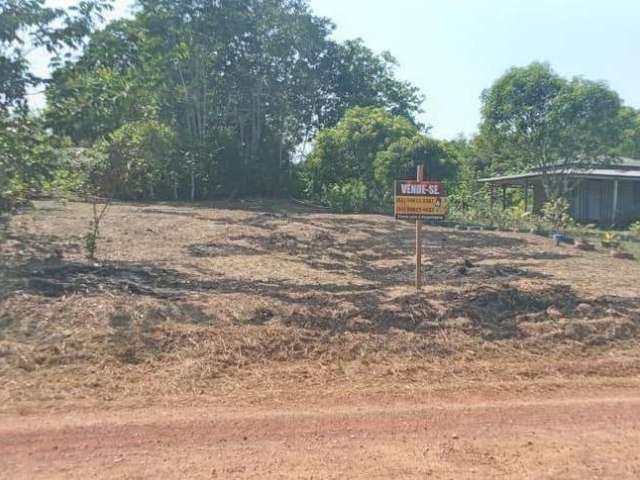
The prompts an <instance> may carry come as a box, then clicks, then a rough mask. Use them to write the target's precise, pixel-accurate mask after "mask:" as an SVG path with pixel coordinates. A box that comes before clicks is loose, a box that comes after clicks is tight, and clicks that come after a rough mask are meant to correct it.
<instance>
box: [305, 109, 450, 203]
mask: <svg viewBox="0 0 640 480" xmlns="http://www.w3.org/2000/svg"><path fill="white" fill-rule="evenodd" d="M445 157H446V153H445V151H444V149H443V148H442V146H441V144H440V143H439V142H437V141H435V140H433V139H430V138H427V137H425V136H424V135H423V134H421V133H420V132H419V130H418V128H417V127H416V126H415V125H414V124H413V123H412V122H411V121H410V120H409V119H407V118H405V117H404V116H400V115H393V114H392V113H390V112H388V111H386V110H384V109H383V108H376V107H355V108H352V109H351V110H348V111H347V113H346V114H345V116H344V118H343V119H342V120H341V121H340V122H339V123H338V124H337V125H336V126H335V127H334V128H330V129H324V130H322V131H320V132H319V134H318V136H317V138H316V141H315V144H314V149H313V151H312V152H311V154H310V155H309V158H308V159H307V160H306V162H305V166H304V176H305V178H306V181H307V192H308V194H309V195H310V196H311V197H313V198H315V199H317V200H320V201H322V202H324V203H327V204H329V205H332V204H335V203H338V204H340V205H342V206H344V205H349V204H352V205H355V204H358V205H359V204H361V203H363V202H364V203H366V205H367V207H368V209H369V210H381V209H382V210H383V209H385V208H388V207H389V205H390V202H391V198H392V192H393V181H394V180H395V179H398V178H403V177H404V178H407V177H411V176H413V175H415V166H416V165H418V164H424V163H428V164H429V168H430V171H431V172H432V173H433V175H434V176H435V175H438V174H440V175H442V177H446V176H449V175H451V174H453V170H454V169H453V166H452V165H448V164H447V163H446V160H445ZM352 194H353V195H356V194H357V196H358V201H357V202H356V201H352V202H348V201H346V200H345V199H343V198H342V197H344V196H345V195H352ZM336 198H339V199H340V201H338V202H337V201H336ZM339 209H340V210H346V208H344V207H342V208H339ZM360 209H361V208H360Z"/></svg>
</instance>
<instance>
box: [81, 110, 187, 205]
mask: <svg viewBox="0 0 640 480" xmlns="http://www.w3.org/2000/svg"><path fill="white" fill-rule="evenodd" d="M174 147H175V133H174V132H173V130H172V129H171V128H169V127H167V126H166V125H163V124H161V123H159V122H157V121H154V120H149V121H140V122H132V123H126V124H125V125H123V126H122V127H120V128H119V129H118V130H116V131H115V132H113V133H112V134H111V135H110V136H109V137H108V138H105V139H103V140H101V141H100V142H98V144H97V150H98V152H97V161H96V162H95V163H94V164H93V165H92V167H91V169H90V177H91V180H92V183H93V184H94V185H95V186H96V187H97V189H98V192H97V193H99V194H101V195H103V196H108V197H112V196H116V197H119V198H124V199H129V200H142V199H145V198H149V199H154V198H156V197H157V196H158V194H159V193H160V194H161V196H164V197H165V198H166V197H168V196H169V194H170V192H173V196H174V198H175V197H177V192H176V189H177V188H178V175H179V172H177V171H176V168H175V165H174V163H173V162H174V159H175V155H174V152H173V149H174ZM105 179H107V180H108V181H105ZM159 190H160V191H159Z"/></svg>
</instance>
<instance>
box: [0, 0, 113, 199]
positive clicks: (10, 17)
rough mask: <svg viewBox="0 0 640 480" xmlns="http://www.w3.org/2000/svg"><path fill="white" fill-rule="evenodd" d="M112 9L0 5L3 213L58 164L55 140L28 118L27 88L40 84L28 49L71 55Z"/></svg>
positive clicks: (97, 3) (25, 2)
mask: <svg viewBox="0 0 640 480" xmlns="http://www.w3.org/2000/svg"><path fill="white" fill-rule="evenodd" d="M108 7H109V2H108V1H103V0H85V1H82V2H80V3H79V4H78V5H76V6H74V7H72V8H69V9H67V10H64V9H58V8H50V7H47V6H46V5H45V2H44V0H2V1H0V20H1V21H0V172H2V175H0V210H3V209H10V208H12V207H13V206H14V205H15V203H16V202H18V201H19V200H20V199H21V198H23V197H24V196H25V194H26V193H27V192H28V191H29V190H31V189H37V188H39V186H40V185H41V183H42V181H43V180H44V179H46V178H47V177H48V176H49V174H50V173H51V168H52V165H53V164H55V157H56V154H57V152H56V150H55V149H54V148H53V147H54V145H55V143H56V139H54V138H53V137H51V135H49V134H48V132H47V131H46V130H45V129H44V128H43V125H42V122H41V120H40V119H37V118H33V117H32V116H31V115H29V111H28V102H27V95H28V92H29V89H30V88H32V87H35V86H37V85H39V84H41V82H42V79H40V78H38V77H37V76H36V75H34V74H33V73H32V72H31V70H30V68H29V62H28V61H27V51H28V49H30V48H45V49H46V50H47V51H49V52H50V53H52V54H53V55H54V57H53V61H54V62H56V61H59V60H60V59H61V58H62V57H63V56H65V55H66V56H69V55H71V52H72V51H73V49H75V48H76V47H78V46H80V45H81V44H82V42H83V41H84V39H85V38H86V37H87V35H88V34H89V33H90V32H91V31H92V29H93V28H94V27H95V25H96V23H97V21H99V19H100V18H101V13H102V12H103V11H104V10H105V9H107V8H108Z"/></svg>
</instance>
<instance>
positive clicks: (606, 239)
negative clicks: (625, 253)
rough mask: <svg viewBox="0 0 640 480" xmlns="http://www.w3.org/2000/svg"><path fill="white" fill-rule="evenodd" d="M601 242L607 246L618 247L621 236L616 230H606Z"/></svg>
mask: <svg viewBox="0 0 640 480" xmlns="http://www.w3.org/2000/svg"><path fill="white" fill-rule="evenodd" d="M601 243H602V246H603V247H605V248H618V247H619V246H620V237H619V236H618V234H617V233H615V232H604V233H603V234H602V238H601Z"/></svg>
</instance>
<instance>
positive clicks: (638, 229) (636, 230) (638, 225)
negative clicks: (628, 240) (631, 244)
mask: <svg viewBox="0 0 640 480" xmlns="http://www.w3.org/2000/svg"><path fill="white" fill-rule="evenodd" d="M629 232H631V233H632V234H633V235H637V236H640V220H637V221H635V222H633V223H632V224H631V225H629Z"/></svg>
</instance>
